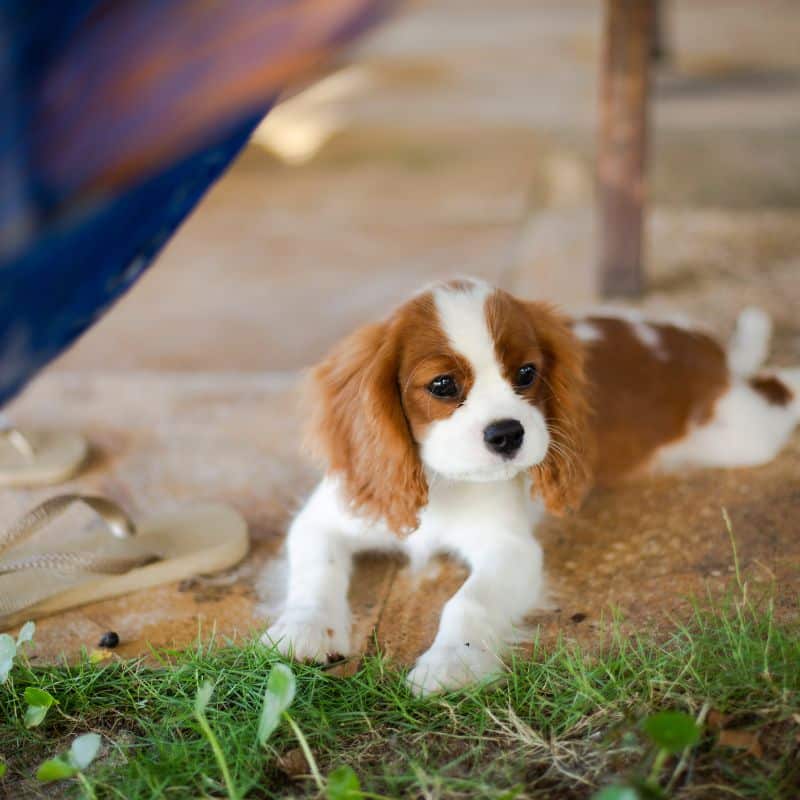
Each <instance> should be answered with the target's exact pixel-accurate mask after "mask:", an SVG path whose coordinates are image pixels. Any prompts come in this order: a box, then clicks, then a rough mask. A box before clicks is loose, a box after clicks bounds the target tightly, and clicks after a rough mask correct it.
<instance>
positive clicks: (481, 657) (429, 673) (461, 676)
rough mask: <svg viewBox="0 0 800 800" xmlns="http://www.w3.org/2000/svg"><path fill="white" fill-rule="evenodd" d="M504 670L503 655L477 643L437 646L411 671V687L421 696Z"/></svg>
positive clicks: (422, 656) (484, 677)
mask: <svg viewBox="0 0 800 800" xmlns="http://www.w3.org/2000/svg"><path fill="white" fill-rule="evenodd" d="M502 671H503V662H502V661H501V660H500V657H499V656H497V655H496V654H495V653H493V652H491V651H490V650H486V649H485V648H483V647H476V646H474V645H472V646H469V645H466V644H465V645H458V646H438V647H437V646H434V647H431V649H430V650H428V651H427V652H425V653H423V654H422V655H421V656H420V657H419V660H418V661H417V663H416V664H415V666H414V669H412V670H411V672H409V673H408V678H407V681H408V684H409V686H410V687H411V691H413V692H414V694H416V695H419V696H421V697H422V696H424V695H427V694H432V693H433V692H447V691H452V690H453V689H460V688H461V687H462V686H467V685H469V684H471V683H477V682H479V681H483V680H485V679H487V678H490V677H492V676H496V675H499V674H500V673H501V672H502Z"/></svg>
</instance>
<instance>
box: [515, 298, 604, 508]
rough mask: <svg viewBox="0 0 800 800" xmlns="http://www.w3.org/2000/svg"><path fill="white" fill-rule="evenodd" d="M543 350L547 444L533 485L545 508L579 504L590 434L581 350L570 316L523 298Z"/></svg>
mask: <svg viewBox="0 0 800 800" xmlns="http://www.w3.org/2000/svg"><path fill="white" fill-rule="evenodd" d="M526 306H527V308H528V311H529V313H530V315H531V318H532V319H533V320H534V325H535V328H536V334H537V337H538V339H539V343H540V346H541V348H542V352H543V354H544V364H543V367H542V370H541V378H540V379H541V381H542V391H543V396H544V413H545V418H546V422H547V429H548V431H549V433H550V446H549V447H548V450H547V455H546V456H545V458H544V461H543V462H542V463H541V464H538V465H537V466H535V467H534V468H533V469H532V470H531V474H532V476H533V491H534V493H537V492H538V493H540V494H541V495H542V498H543V500H544V503H545V506H546V507H547V509H548V511H550V512H551V513H554V514H563V513H564V512H565V511H567V510H569V509H574V508H577V507H578V506H579V505H580V504H581V501H582V500H583V498H584V497H585V495H586V493H587V492H588V490H589V487H590V485H591V480H592V474H591V473H592V470H591V463H592V440H591V436H590V434H591V432H590V429H589V405H588V394H587V384H586V377H585V374H584V351H583V346H582V344H581V342H580V341H579V340H578V338H577V337H576V336H575V334H574V333H573V332H572V329H571V328H570V325H569V322H568V321H567V320H566V319H565V318H564V317H563V316H562V315H561V314H560V313H559V312H557V311H556V310H555V309H554V308H552V307H551V306H549V305H548V304H546V303H527V304H526Z"/></svg>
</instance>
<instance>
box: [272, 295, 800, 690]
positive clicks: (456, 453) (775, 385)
mask: <svg viewBox="0 0 800 800" xmlns="http://www.w3.org/2000/svg"><path fill="white" fill-rule="evenodd" d="M769 334H770V322H769V319H768V317H766V315H765V314H763V313H762V312H760V311H758V310H756V309H749V310H747V311H745V312H743V313H742V315H741V317H740V319H739V323H738V325H737V329H736V332H735V333H734V336H733V339H732V340H731V343H730V344H729V346H728V348H727V350H726V349H723V347H721V346H720V345H719V344H718V343H717V342H716V341H715V340H714V339H713V338H711V337H710V336H709V335H707V334H706V333H704V332H703V331H701V330H698V329H696V328H691V327H689V326H687V325H686V324H685V323H683V322H681V321H671V322H670V321H664V322H652V321H646V320H645V319H643V318H642V317H640V316H638V315H635V314H631V313H628V314H623V315H621V316H620V315H616V316H614V315H612V314H602V313H601V314H598V315H596V316H589V317H585V318H580V319H570V318H568V317H566V316H564V315H563V314H561V313H560V312H559V311H557V310H556V309H555V308H553V307H552V306H550V305H547V304H545V303H539V302H527V301H523V300H519V299H517V298H516V297H513V296H512V295H510V294H508V293H507V292H504V291H502V290H500V289H493V288H491V287H490V286H487V285H486V284H484V283H482V282H479V281H472V280H460V281H452V282H449V283H443V284H439V285H436V286H434V287H433V288H430V289H427V290H425V291H423V292H421V293H420V294H417V295H416V296H415V297H413V298H412V299H411V300H409V301H408V302H407V303H406V304H405V305H403V306H401V307H400V308H399V309H397V310H396V311H395V312H394V313H393V314H392V315H391V316H390V317H389V318H388V319H386V320H385V321H383V322H379V323H376V324H372V325H367V326H365V327H363V328H361V329H360V330H358V331H356V332H355V333H353V334H352V335H350V336H349V337H347V338H346V339H345V340H344V341H343V342H341V343H340V344H339V345H338V346H337V347H335V348H334V349H333V351H332V352H331V353H330V354H329V355H328V356H327V358H325V359H324V360H323V361H322V363H320V364H319V365H318V366H317V367H316V368H315V369H314V370H313V372H312V373H311V384H310V389H311V391H310V397H309V399H310V403H311V408H310V431H309V434H310V436H309V441H310V444H311V446H312V447H313V449H314V451H315V452H316V453H317V455H318V456H319V457H320V459H321V460H322V462H323V463H324V466H325V470H326V472H325V477H324V478H323V480H322V482H321V483H320V484H319V486H317V488H316V490H315V491H314V492H313V494H312V495H311V497H310V498H309V499H308V501H307V502H306V503H305V506H304V507H303V508H302V510H301V511H300V513H299V514H298V516H297V517H296V519H295V520H294V522H293V524H292V526H291V529H290V531H289V537H288V559H289V585H288V596H287V598H286V604H285V607H284V609H283V611H282V613H281V614H280V616H279V618H278V619H277V621H276V622H275V623H274V624H273V625H272V627H270V628H269V630H268V631H267V633H266V634H265V635H264V641H265V642H267V643H269V644H273V643H274V644H275V645H277V647H278V648H279V649H280V651H281V652H283V653H285V654H289V655H292V656H294V657H295V658H297V659H301V660H319V661H324V660H326V658H331V657H333V656H334V655H337V656H346V655H348V654H350V653H351V652H352V651H351V635H350V628H351V617H350V609H349V607H348V602H347V590H348V582H349V578H350V572H351V564H352V561H353V556H354V554H356V553H358V552H361V551H365V550H384V551H400V552H403V553H405V554H406V555H408V557H409V559H410V560H411V563H412V564H420V563H423V562H424V561H425V560H427V559H428V558H429V557H430V556H431V555H433V554H435V553H441V552H447V553H450V554H453V555H455V556H456V557H458V558H460V559H462V560H463V561H464V562H466V565H467V566H468V567H469V569H470V575H469V577H468V579H467V580H466V581H465V583H464V584H463V585H462V586H461V588H460V589H459V590H458V591H457V592H456V594H455V595H454V596H453V597H452V598H451V599H450V600H449V601H448V603H447V604H446V605H445V607H444V610H443V611H442V615H441V620H440V624H439V629H438V632H437V634H436V638H435V640H434V642H433V644H432V645H431V647H430V649H429V650H427V652H425V653H424V654H423V655H422V656H421V657H420V658H419V660H418V661H417V663H416V665H415V666H414V668H413V669H412V670H411V671H410V673H409V675H408V681H409V684H410V685H411V687H412V688H413V689H414V690H415V691H416V692H417V693H420V694H425V693H428V692H432V691H440V690H449V689H455V688H457V687H460V686H463V685H465V684H467V683H469V682H472V681H475V680H479V679H483V678H486V677H488V676H491V675H493V674H495V673H497V672H498V671H499V670H500V668H501V665H502V662H501V658H502V656H503V655H504V653H505V652H506V650H507V648H508V647H509V645H510V643H511V642H513V641H514V640H515V638H516V635H517V632H518V628H517V626H518V625H519V624H520V622H521V620H522V619H523V617H524V616H525V615H526V613H528V612H529V611H531V610H532V609H534V608H536V607H537V604H539V605H540V604H541V602H542V599H543V597H542V595H543V569H542V549H541V547H540V546H539V544H538V542H537V541H536V538H535V535H534V533H535V526H536V522H537V520H538V519H539V518H540V517H541V516H542V514H543V513H545V512H550V513H554V514H561V513H563V512H564V511H565V510H567V509H570V508H576V507H577V506H578V505H579V504H580V502H581V500H582V498H583V497H584V495H585V494H586V492H587V491H588V489H589V488H590V487H591V486H592V485H593V484H601V485H602V484H606V485H607V484H611V483H613V482H615V481H617V480H619V479H620V478H624V477H626V476H628V475H632V474H634V473H637V472H641V471H643V470H645V469H649V468H661V469H675V468H684V467H687V466H741V465H754V464H762V463H764V462H766V461H769V460H770V459H771V458H773V457H774V456H775V455H776V454H777V453H778V451H779V450H780V448H781V447H782V446H783V445H784V443H785V442H786V441H787V439H788V437H789V436H790V435H791V432H792V430H793V428H794V427H795V425H796V423H797V422H798V418H800V400H798V396H800V370H784V371H781V372H779V373H775V374H770V375H765V374H760V373H758V370H759V368H760V366H761V363H762V361H763V359H764V357H765V356H766V351H767V344H768V339H769Z"/></svg>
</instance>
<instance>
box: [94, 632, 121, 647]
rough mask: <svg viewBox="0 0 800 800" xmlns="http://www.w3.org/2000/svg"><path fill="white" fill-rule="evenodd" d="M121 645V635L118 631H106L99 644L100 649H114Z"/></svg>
mask: <svg viewBox="0 0 800 800" xmlns="http://www.w3.org/2000/svg"><path fill="white" fill-rule="evenodd" d="M118 644H119V634H118V633H117V632H116V631H106V632H105V633H104V634H103V635H102V636H101V637H100V641H99V642H98V645H97V646H98V647H107V648H109V649H113V648H114V647H116V646H117V645H118Z"/></svg>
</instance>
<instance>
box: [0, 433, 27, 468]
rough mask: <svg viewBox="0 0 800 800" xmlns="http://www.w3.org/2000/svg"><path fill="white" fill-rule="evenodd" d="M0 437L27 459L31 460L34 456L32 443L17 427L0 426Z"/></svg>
mask: <svg viewBox="0 0 800 800" xmlns="http://www.w3.org/2000/svg"><path fill="white" fill-rule="evenodd" d="M0 439H5V440H6V441H7V442H8V443H9V444H10V445H11V447H13V448H14V449H15V450H16V451H17V452H18V453H19V454H20V455H21V456H22V457H23V458H24V459H26V460H27V461H33V460H34V459H35V458H36V449H35V448H34V446H33V443H32V442H31V440H30V439H29V438H28V437H27V436H26V435H25V434H24V433H23V432H22V431H20V430H18V429H17V428H12V427H8V428H0Z"/></svg>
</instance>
